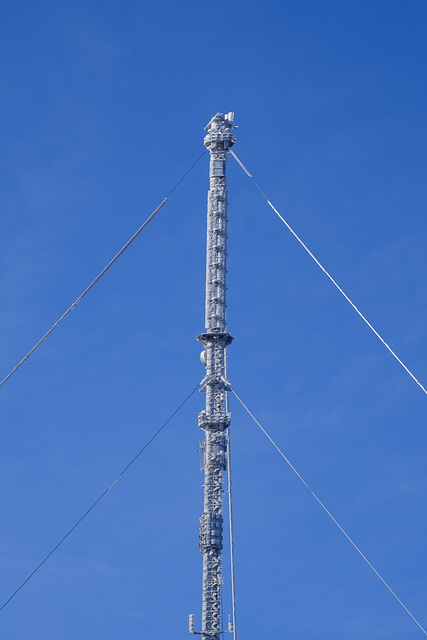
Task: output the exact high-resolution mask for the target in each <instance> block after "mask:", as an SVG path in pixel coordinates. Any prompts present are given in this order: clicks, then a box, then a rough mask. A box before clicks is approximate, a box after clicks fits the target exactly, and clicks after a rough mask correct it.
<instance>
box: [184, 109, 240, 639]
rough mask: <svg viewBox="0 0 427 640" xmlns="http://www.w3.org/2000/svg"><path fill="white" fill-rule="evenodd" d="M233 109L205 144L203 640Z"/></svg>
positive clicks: (217, 448)
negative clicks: (207, 180)
mask: <svg viewBox="0 0 427 640" xmlns="http://www.w3.org/2000/svg"><path fill="white" fill-rule="evenodd" d="M233 115H234V114H232V113H228V114H226V115H225V116H223V115H222V114H219V113H218V114H217V115H216V116H215V117H214V118H212V120H211V121H210V122H209V124H208V125H207V127H206V129H207V131H208V133H207V135H206V136H205V140H204V143H205V146H206V147H207V148H208V149H209V152H210V164H209V179H210V189H209V193H208V216H207V224H208V228H207V250H206V310H205V326H206V333H202V334H200V335H199V336H198V338H197V339H198V340H199V341H200V342H201V343H202V344H203V347H204V351H203V352H202V362H203V364H204V365H205V367H206V377H205V379H204V382H203V387H202V390H203V391H205V393H206V409H205V410H204V411H202V412H201V413H200V414H199V427H201V428H202V429H203V430H204V432H205V439H204V441H203V443H202V454H203V470H204V512H203V514H202V516H201V517H200V537H199V548H200V552H201V553H203V600H202V630H201V631H200V632H195V631H194V616H190V632H191V633H198V634H200V635H201V636H202V638H203V640H219V638H220V634H221V600H222V533H223V517H222V503H223V473H224V471H225V469H226V438H225V435H224V432H225V430H226V429H227V428H228V427H229V424H230V415H229V414H227V413H226V402H225V401H226V393H227V385H226V382H225V379H226V370H225V350H226V348H227V346H228V345H229V344H230V343H231V341H232V337H231V335H230V334H229V333H228V332H227V324H226V318H225V309H226V273H227V267H226V262H227V178H226V174H225V166H226V161H227V157H228V153H229V149H230V148H231V147H232V146H233V144H234V142H235V140H236V138H235V136H234V135H233V134H232V132H231V131H232V129H234V128H235V127H234V125H233Z"/></svg>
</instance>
